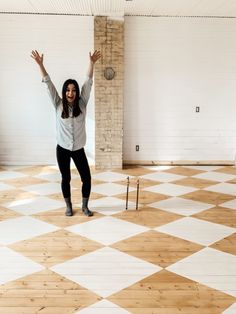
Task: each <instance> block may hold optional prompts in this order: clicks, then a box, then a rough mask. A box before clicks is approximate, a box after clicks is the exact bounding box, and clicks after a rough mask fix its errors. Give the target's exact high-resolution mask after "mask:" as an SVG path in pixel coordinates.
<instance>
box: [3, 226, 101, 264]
mask: <svg viewBox="0 0 236 314" xmlns="http://www.w3.org/2000/svg"><path fill="white" fill-rule="evenodd" d="M8 247H9V248H11V249H12V250H14V251H16V252H19V253H21V254H23V255H24V256H26V257H29V258H30V259H31V260H33V261H35V262H37V263H40V264H41V265H43V266H45V267H48V268H49V267H52V266H53V265H56V264H59V263H63V262H65V261H67V260H70V259H72V258H75V257H78V256H81V255H84V254H86V253H89V252H92V251H95V250H97V249H100V248H101V247H103V246H102V245H101V244H99V243H97V242H95V241H92V240H89V239H87V238H85V237H82V236H79V235H76V234H74V233H71V232H69V231H65V230H58V231H55V232H51V233H47V234H46V235H42V236H39V237H34V238H32V239H28V240H24V241H21V242H18V243H15V244H12V245H9V246H8Z"/></svg>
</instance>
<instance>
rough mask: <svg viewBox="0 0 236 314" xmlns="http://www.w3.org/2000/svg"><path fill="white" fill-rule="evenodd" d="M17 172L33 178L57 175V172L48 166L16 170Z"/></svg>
mask: <svg viewBox="0 0 236 314" xmlns="http://www.w3.org/2000/svg"><path fill="white" fill-rule="evenodd" d="M17 172H22V173H24V174H28V175H29V176H35V175H38V174H43V173H57V172H58V170H57V169H54V168H52V167H50V166H33V167H25V168H22V169H20V170H17Z"/></svg>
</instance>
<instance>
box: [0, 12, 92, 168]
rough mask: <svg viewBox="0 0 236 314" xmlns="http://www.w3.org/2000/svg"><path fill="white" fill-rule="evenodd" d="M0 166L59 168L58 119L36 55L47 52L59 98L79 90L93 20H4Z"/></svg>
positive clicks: (0, 34)
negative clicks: (69, 84) (70, 82)
mask: <svg viewBox="0 0 236 314" xmlns="http://www.w3.org/2000/svg"><path fill="white" fill-rule="evenodd" d="M0 44H1V49H0V163H1V164H38V163H41V164H45V163H46V164H48V163H54V162H55V160H56V159H55V146H56V140H55V138H56V136H55V135H56V132H55V117H54V108H53V106H52V104H51V103H50V100H49V97H48V94H47V92H46V88H45V86H44V84H43V83H41V76H40V72H39V69H38V67H37V65H36V64H35V62H34V60H33V59H31V58H30V52H31V50H32V49H38V50H39V51H40V52H44V58H45V66H46V69H47V70H48V72H49V74H50V75H51V78H52V80H53V81H54V84H55V85H56V87H57V89H58V92H59V93H60V94H61V88H62V85H63V83H64V81H65V80H66V79H67V78H75V79H77V81H78V82H79V84H80V85H81V84H82V83H83V80H84V78H85V75H86V72H87V66H88V62H89V51H91V50H93V17H76V16H46V15H45V16H42V15H4V14H1V15H0ZM93 95H94V93H93V92H92V94H91V98H90V101H89V104H88V112H87V145H86V152H87V156H88V157H89V158H90V160H91V161H93V160H94V125H95V124H94V96H93Z"/></svg>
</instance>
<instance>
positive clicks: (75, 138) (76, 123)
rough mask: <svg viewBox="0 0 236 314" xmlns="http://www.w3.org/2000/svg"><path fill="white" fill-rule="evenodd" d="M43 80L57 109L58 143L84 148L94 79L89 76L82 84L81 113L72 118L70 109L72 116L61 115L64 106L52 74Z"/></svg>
mask: <svg viewBox="0 0 236 314" xmlns="http://www.w3.org/2000/svg"><path fill="white" fill-rule="evenodd" d="M43 82H44V83H46V85H47V89H48V92H49V95H50V98H51V101H52V103H53V105H54V107H55V110H56V128H57V144H58V145H60V146H61V147H63V148H65V149H68V150H70V151H75V150H78V149H81V148H83V147H84V146H85V143H86V130H85V118H86V107H87V103H88V101H89V96H90V92H91V88H92V84H93V80H92V79H91V78H89V77H87V79H86V81H85V82H84V84H83V86H82V89H81V95H80V100H79V107H80V110H81V113H80V114H79V115H78V116H77V117H74V118H72V110H70V111H69V115H70V116H69V118H67V119H62V117H61V113H62V108H63V106H62V99H61V98H60V96H59V95H58V92H57V90H56V88H55V86H54V84H53V83H52V81H51V79H50V76H49V75H47V76H45V77H44V78H43Z"/></svg>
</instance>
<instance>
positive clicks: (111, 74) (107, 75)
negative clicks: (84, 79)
mask: <svg viewBox="0 0 236 314" xmlns="http://www.w3.org/2000/svg"><path fill="white" fill-rule="evenodd" d="M104 76H105V78H106V79H107V80H112V79H113V78H114V76H115V71H114V70H113V69H112V68H111V67H109V68H106V69H105V70H104Z"/></svg>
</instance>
